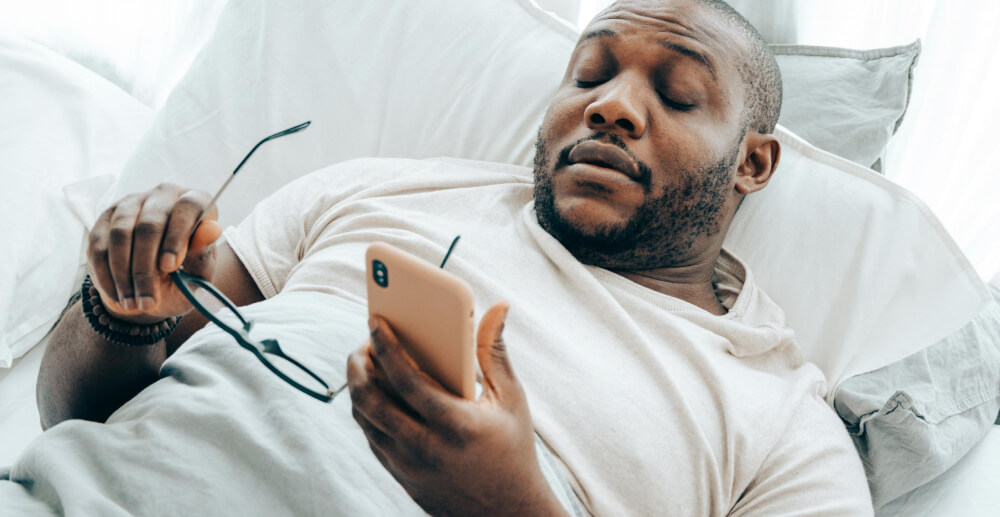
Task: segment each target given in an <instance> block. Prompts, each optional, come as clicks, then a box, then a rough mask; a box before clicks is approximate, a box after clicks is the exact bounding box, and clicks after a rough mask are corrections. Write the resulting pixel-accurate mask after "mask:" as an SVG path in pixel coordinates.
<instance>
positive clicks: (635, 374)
mask: <svg viewBox="0 0 1000 517" xmlns="http://www.w3.org/2000/svg"><path fill="white" fill-rule="evenodd" d="M532 194H533V190H532V181H531V177H530V171H528V170H527V169H525V168H523V167H515V166H508V165H497V164H488V163H481V162H469V161H459V160H428V161H413V160H386V159H382V160H374V159H368V160H355V161H351V162H346V163H343V164H339V165H336V166H333V167H329V168H326V169H323V170H321V171H318V172H316V173H313V174H311V175H309V176H306V177H303V178H301V179H299V180H298V181H296V182H294V183H292V184H289V185H287V186H285V187H284V188H282V189H281V190H279V191H278V192H276V193H275V194H274V195H272V196H271V197H269V198H268V199H266V200H264V201H262V202H261V203H260V204H258V206H257V207H256V208H255V210H254V212H253V214H252V215H251V216H250V217H249V218H248V219H246V220H245V221H244V222H243V223H241V224H240V225H239V227H238V228H237V229H235V230H234V229H229V230H227V232H226V238H227V239H228V242H229V243H230V245H231V246H232V247H233V249H234V250H235V251H236V253H237V255H238V256H239V257H240V259H241V260H242V261H243V263H244V264H245V265H246V267H247V269H248V270H249V271H250V273H251V275H252V276H253V278H254V279H255V281H256V282H257V285H258V287H259V288H260V289H261V291H262V292H263V293H264V295H265V296H266V297H271V296H274V295H275V294H276V293H278V292H296V291H305V292H325V293H331V294H335V295H338V296H341V297H344V298H347V299H350V300H354V301H357V302H360V303H364V301H365V263H364V254H365V249H366V248H367V246H368V245H369V244H370V243H371V242H373V241H376V240H381V241H384V242H388V243H390V244H392V245H394V246H397V247H399V248H401V249H404V250H406V251H408V252H410V253H412V254H414V255H416V256H418V257H421V258H423V259H425V260H427V261H429V262H431V263H434V264H437V263H440V261H441V259H442V258H443V256H444V254H445V252H446V250H447V247H448V245H449V244H450V243H451V241H452V239H453V238H454V237H455V235H458V234H460V235H461V236H462V239H461V241H460V242H459V244H458V246H457V247H456V249H455V251H454V252H453V253H452V255H451V257H450V258H449V260H448V265H447V269H448V270H450V271H451V272H452V273H455V274H456V275H458V276H459V277H461V278H463V279H465V280H466V281H467V282H468V283H469V284H470V285H471V286H472V288H473V291H474V293H475V296H476V313H477V315H481V314H482V313H483V312H484V311H485V309H486V308H488V307H489V306H490V305H492V304H493V303H495V302H497V301H499V300H501V299H505V300H508V301H509V302H510V305H511V309H510V313H509V315H508V318H507V322H506V326H505V330H504V338H505V342H506V343H507V346H508V350H509V354H510V357H511V360H512V363H513V366H514V369H515V372H516V374H517V376H518V378H519V379H520V381H521V383H522V384H523V385H524V388H525V391H526V393H527V397H528V401H529V404H530V408H531V414H532V418H533V422H534V425H535V429H536V431H537V433H538V435H539V436H540V437H541V439H542V440H543V441H544V442H545V444H546V445H547V446H548V447H549V448H550V449H551V450H552V451H553V452H554V453H555V455H556V457H557V458H558V460H559V461H560V462H561V464H562V466H563V467H564V468H565V474H566V475H567V477H568V478H569V480H570V482H571V484H572V485H573V487H574V489H575V491H576V493H577V495H578V496H579V498H580V499H581V500H582V501H583V502H584V504H585V505H586V506H587V508H588V509H589V510H590V511H591V512H592V513H594V514H597V515H713V516H715V515H720V516H721V515H768V516H774V515H791V514H795V515H852V516H853V515H870V514H872V508H871V503H870V497H869V492H868V487H867V484H866V481H865V476H864V472H863V469H862V466H861V462H860V460H859V458H858V455H857V453H856V451H855V450H854V447H853V445H852V443H851V440H850V439H849V437H848V435H847V432H846V431H845V429H844V427H843V425H842V424H841V422H840V420H839V419H838V418H837V417H836V415H835V414H834V412H833V410H832V409H831V408H829V406H827V405H826V403H825V402H824V401H823V395H824V394H825V392H826V389H827V387H826V383H825V380H824V378H823V375H822V373H821V372H820V371H819V369H818V368H816V367H815V366H813V365H812V364H809V363H805V362H804V361H803V359H802V356H801V354H800V352H799V349H798V346H797V345H796V343H795V340H794V335H793V332H792V331H791V330H790V329H788V328H787V327H785V325H784V314H783V313H782V311H781V309H780V308H778V307H777V306H776V305H775V304H774V303H773V302H772V301H771V300H770V298H768V297H767V295H766V294H764V293H763V292H762V291H761V290H760V289H759V288H758V287H757V286H756V284H755V283H754V281H753V276H752V274H751V273H750V271H748V270H746V268H745V267H744V266H743V265H742V264H741V263H740V262H739V260H737V259H736V258H734V257H732V256H731V255H729V254H728V253H726V252H723V254H722V256H721V257H720V259H719V261H718V264H717V267H716V280H717V281H718V284H719V289H718V292H719V295H720V298H721V299H722V300H723V302H724V304H725V305H726V306H727V308H728V309H729V312H728V314H726V315H724V316H715V315H712V314H709V313H708V312H706V311H704V310H702V309H700V308H698V307H696V306H694V305H691V304H689V303H687V302H684V301H682V300H679V299H676V298H673V297H670V296H666V295H663V294H660V293H658V292H655V291H652V290H650V289H648V288H645V287H642V286H640V285H638V284H636V283H634V282H632V281H630V280H627V279H625V278H624V277H622V276H620V275H617V274H615V273H612V272H609V271H607V270H604V269H601V268H597V267H591V266H585V265H583V264H581V263H579V262H578V261H577V260H576V259H575V258H574V257H573V256H572V255H570V254H569V253H568V252H567V251H566V249H565V248H563V247H562V245H561V244H560V243H559V242H558V241H556V240H555V239H554V238H553V237H552V236H550V235H549V234H548V233H546V232H545V231H544V230H543V229H542V228H541V227H540V226H539V225H538V223H537V220H536V218H535V214H534V211H533V204H532ZM741 284H742V285H741Z"/></svg>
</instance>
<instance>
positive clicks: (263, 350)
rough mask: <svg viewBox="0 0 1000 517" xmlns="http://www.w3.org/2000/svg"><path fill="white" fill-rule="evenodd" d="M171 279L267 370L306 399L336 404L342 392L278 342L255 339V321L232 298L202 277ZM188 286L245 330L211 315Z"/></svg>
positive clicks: (181, 275)
mask: <svg viewBox="0 0 1000 517" xmlns="http://www.w3.org/2000/svg"><path fill="white" fill-rule="evenodd" d="M170 278H171V279H172V280H173V281H174V285H176V286H177V288H178V289H180V291H181V293H183V294H184V297H185V298H187V299H188V301H189V302H191V305H193V306H194V308H195V309H197V310H198V312H200V313H201V314H202V315H203V316H205V317H206V318H208V320H209V321H211V322H212V323H214V324H215V325H216V326H218V327H219V328H220V329H222V330H224V331H225V332H226V333H227V334H229V335H230V336H233V339H235V340H236V342H237V343H238V344H239V345H240V346H241V347H243V348H245V349H247V350H249V351H250V352H252V353H253V355H255V356H256V357H257V359H259V360H260V362H262V363H264V366H266V367H267V369H268V370H271V372H272V373H274V374H275V375H277V376H278V377H280V378H281V379H282V380H283V381H285V382H287V383H288V384H290V385H292V386H293V387H294V388H295V389H297V390H299V391H301V392H302V393H305V394H306V395H309V396H310V397H312V398H314V399H316V400H319V401H321V402H330V401H331V400H333V397H335V396H336V394H337V392H339V390H337V391H334V390H331V389H330V385H329V384H327V383H326V381H324V380H323V379H321V378H320V377H319V376H318V375H316V374H315V373H313V371H312V370H310V369H309V368H306V367H305V365H303V364H302V363H300V362H298V361H297V360H295V359H294V358H292V357H291V356H289V355H287V354H285V352H284V351H283V350H282V349H281V346H280V345H279V344H278V340H276V339H264V340H260V341H258V340H256V339H253V338H251V337H250V330H251V329H252V328H253V321H252V320H249V319H247V318H246V317H244V316H243V313H241V312H240V311H239V309H237V308H236V304H234V303H233V302H232V301H230V300H229V298H227V297H226V295H224V294H222V292H221V291H219V290H218V289H217V288H216V287H215V286H214V285H212V284H211V283H210V282H208V281H207V280H205V279H204V278H201V277H199V276H195V275H192V274H189V273H185V272H183V271H179V270H178V271H174V272H173V273H170ZM188 282H190V283H193V284H195V285H197V287H198V288H200V289H204V290H205V291H206V292H208V293H209V294H211V295H212V296H214V297H215V298H216V299H217V300H219V301H220V302H222V304H223V305H224V306H225V307H226V308H227V309H229V311H230V312H232V313H233V314H235V315H236V318H237V319H239V320H240V324H241V325H242V327H240V328H239V329H236V328H233V327H232V326H230V325H229V324H227V323H225V322H224V321H222V320H221V319H219V318H217V317H216V316H215V314H213V313H212V311H210V310H209V309H208V308H207V307H205V306H204V305H202V303H201V302H200V301H198V299H197V297H195V295H194V292H193V291H192V290H191V289H189V288H188ZM265 354H271V355H274V356H277V357H280V358H282V359H284V360H286V361H288V362H289V363H291V364H293V365H295V366H296V367H297V368H298V369H299V370H302V371H303V372H305V373H306V374H307V375H309V376H310V377H312V378H313V379H314V380H316V382H319V383H320V384H322V385H323V387H324V388H326V391H325V392H319V391H316V390H313V389H310V388H307V387H305V386H303V385H302V384H300V383H299V382H298V381H296V380H295V379H292V378H291V377H289V376H287V375H285V373H284V372H282V371H281V370H280V369H278V367H277V366H275V365H274V363H272V362H271V361H270V360H268V358H267V357H266V356H265Z"/></svg>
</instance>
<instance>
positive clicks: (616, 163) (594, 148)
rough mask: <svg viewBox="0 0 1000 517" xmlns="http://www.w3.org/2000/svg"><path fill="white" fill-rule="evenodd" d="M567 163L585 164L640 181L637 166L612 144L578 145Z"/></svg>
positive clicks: (594, 142)
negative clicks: (614, 171) (611, 170)
mask: <svg viewBox="0 0 1000 517" xmlns="http://www.w3.org/2000/svg"><path fill="white" fill-rule="evenodd" d="M569 162H570V163H571V164H576V163H587V164H590V165H596V166H598V167H604V168H606V169H614V170H616V171H618V172H621V173H622V174H624V175H626V176H628V177H629V178H631V179H632V180H634V181H639V180H640V173H639V166H638V165H637V164H636V163H635V162H634V161H632V158H630V157H629V155H628V154H626V153H625V151H623V150H621V149H619V148H618V147H616V146H614V145H612V144H606V143H603V142H598V141H596V140H590V141H587V142H583V143H580V144H578V145H577V146H576V147H574V148H573V150H572V151H570V153H569Z"/></svg>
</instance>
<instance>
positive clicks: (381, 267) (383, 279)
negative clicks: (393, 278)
mask: <svg viewBox="0 0 1000 517" xmlns="http://www.w3.org/2000/svg"><path fill="white" fill-rule="evenodd" d="M372 278H373V279H374V280H375V283H376V284H378V285H379V286H381V287H389V270H388V269H387V268H386V267H385V264H383V263H382V261H381V260H373V261H372Z"/></svg>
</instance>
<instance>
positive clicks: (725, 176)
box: [534, 128, 743, 269]
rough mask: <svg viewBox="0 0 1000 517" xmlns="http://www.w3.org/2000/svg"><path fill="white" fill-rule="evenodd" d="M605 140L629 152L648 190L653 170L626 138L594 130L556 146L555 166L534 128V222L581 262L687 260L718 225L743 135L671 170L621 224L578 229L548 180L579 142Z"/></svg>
mask: <svg viewBox="0 0 1000 517" xmlns="http://www.w3.org/2000/svg"><path fill="white" fill-rule="evenodd" d="M598 138H608V140H609V141H610V142H611V143H613V144H614V145H616V146H618V147H619V148H621V149H623V150H624V151H625V152H627V153H628V154H629V156H631V157H632V159H634V160H635V161H636V163H637V164H638V165H639V170H640V172H643V179H645V180H646V181H645V183H644V184H643V186H644V188H645V190H646V192H647V193H649V192H650V188H649V183H648V180H649V178H650V176H651V175H652V172H651V170H650V168H649V166H648V165H646V164H644V163H642V162H641V161H639V160H637V159H636V157H635V156H634V155H632V153H631V152H630V151H629V149H628V148H627V147H626V145H625V142H623V141H622V140H621V139H620V138H618V137H617V136H615V135H613V134H606V133H596V134H594V135H592V136H590V137H587V138H584V139H581V140H579V141H577V142H574V143H573V144H571V145H568V146H566V147H565V148H563V149H561V150H560V152H559V154H558V155H557V157H558V161H557V163H556V164H554V165H551V166H550V164H549V159H548V146H547V144H546V142H545V140H544V139H543V138H542V130H541V128H539V130H538V138H537V139H536V141H535V160H534V164H535V171H534V176H535V214H536V216H537V217H538V224H539V225H540V226H541V227H542V228H544V229H545V231H547V232H548V233H549V234H551V235H552V236H553V237H555V238H556V240H558V241H559V242H560V243H562V245H563V246H564V247H565V248H566V249H567V250H569V252H570V253H572V254H573V256H575V257H576V258H577V260H579V261H580V262H582V263H584V264H589V265H593V266H599V267H604V268H607V269H652V268H658V267H666V266H672V265H676V264H679V263H682V262H683V261H685V260H686V259H689V258H690V250H691V247H692V246H693V245H694V243H695V241H696V240H697V239H698V238H700V237H702V236H712V235H715V234H717V233H718V232H719V231H721V229H722V224H721V223H722V221H720V220H719V219H720V217H721V213H722V208H723V207H724V206H725V204H726V200H727V199H728V196H729V193H730V191H731V190H732V188H733V187H732V185H731V177H732V171H733V166H734V165H735V163H736V159H737V158H738V157H739V152H740V146H739V142H741V141H742V139H743V138H742V136H741V137H740V138H739V139H737V141H736V143H734V145H733V148H732V150H731V151H730V152H729V153H727V154H726V155H725V156H723V157H722V158H720V159H719V160H716V161H715V162H713V163H708V164H704V165H702V166H699V167H697V168H694V169H687V170H681V171H678V172H677V173H676V175H677V177H678V181H677V182H676V183H675V184H673V185H669V186H666V187H665V190H664V192H663V193H662V195H660V196H659V197H655V198H652V197H651V198H648V199H647V200H646V201H645V202H644V203H643V204H642V205H640V206H639V207H638V208H637V209H636V212H635V214H633V216H632V217H631V218H630V219H629V220H628V221H627V222H626V223H625V224H611V223H608V224H603V225H594V226H591V227H588V228H580V227H579V225H578V224H575V223H574V222H572V221H569V220H567V219H566V218H565V217H564V215H563V214H561V213H559V211H558V210H557V209H556V207H555V199H554V197H553V194H552V179H553V176H554V172H555V170H556V169H558V168H560V167H561V166H563V165H567V164H568V162H566V159H567V157H568V155H569V152H570V151H571V150H572V149H573V147H574V146H576V145H577V144H579V143H580V142H584V141H587V140H594V139H598Z"/></svg>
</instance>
